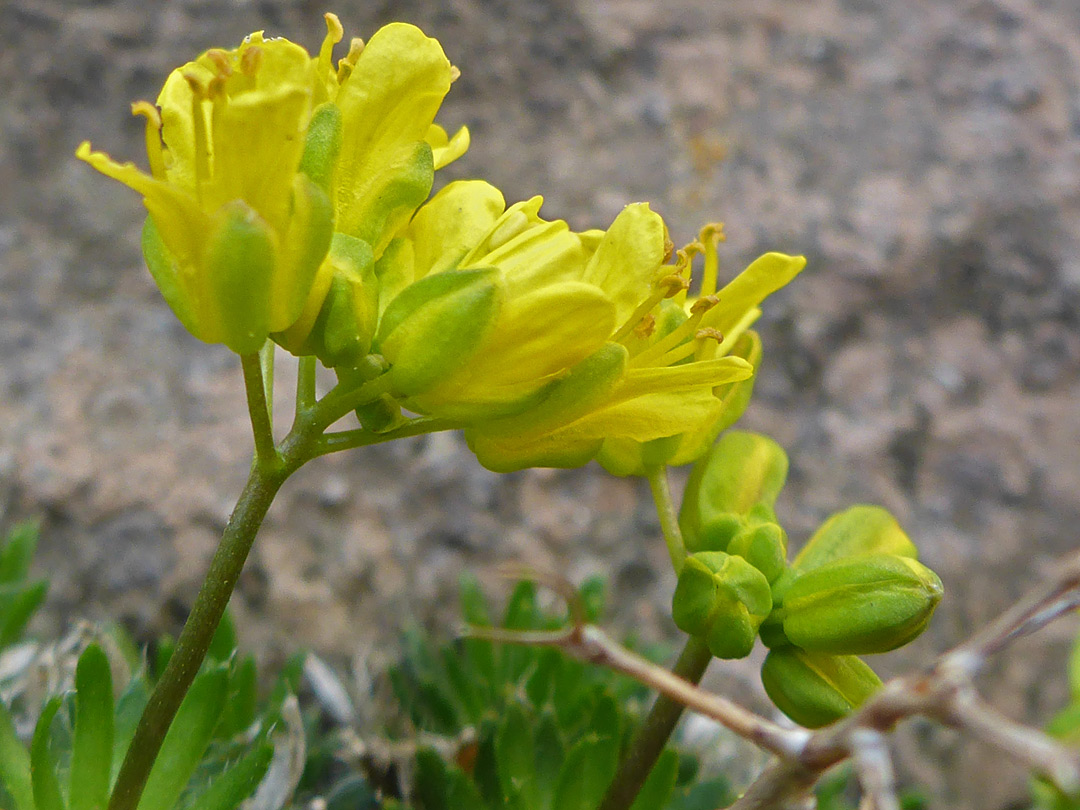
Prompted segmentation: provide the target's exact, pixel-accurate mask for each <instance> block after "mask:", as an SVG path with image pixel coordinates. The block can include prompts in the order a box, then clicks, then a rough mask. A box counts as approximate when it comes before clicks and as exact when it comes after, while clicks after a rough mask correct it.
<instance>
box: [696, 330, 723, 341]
mask: <svg viewBox="0 0 1080 810" xmlns="http://www.w3.org/2000/svg"><path fill="white" fill-rule="evenodd" d="M694 340H715V341H716V342H717V343H723V342H724V335H723V333H722V332H721V331H720V330H719V329H714V328H713V327H711V326H703V327H701V328H700V329H698V330H697V331H696V332H695V333H694Z"/></svg>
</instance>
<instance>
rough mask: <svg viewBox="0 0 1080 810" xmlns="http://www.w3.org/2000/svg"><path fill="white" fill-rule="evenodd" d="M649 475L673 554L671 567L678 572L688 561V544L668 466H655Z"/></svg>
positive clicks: (654, 497) (661, 526) (669, 548)
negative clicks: (684, 542) (676, 504)
mask: <svg viewBox="0 0 1080 810" xmlns="http://www.w3.org/2000/svg"><path fill="white" fill-rule="evenodd" d="M647 476H648V479H649V487H650V488H651V489H652V494H653V500H654V501H656V514H657V515H659V516H660V530H661V531H662V532H663V533H664V542H665V543H667V549H668V554H670V555H671V567H672V568H674V569H675V573H676V574H678V573H679V572H680V571H682V567H683V563H685V562H686V546H685V545H684V544H683V537H682V530H680V529H679V515H678V513H677V512H676V511H675V502H674V500H672V497H671V486H670V485H669V484H668V477H667V467H662V466H661V467H653V468H652V469H651V470H649V471H648V473H647Z"/></svg>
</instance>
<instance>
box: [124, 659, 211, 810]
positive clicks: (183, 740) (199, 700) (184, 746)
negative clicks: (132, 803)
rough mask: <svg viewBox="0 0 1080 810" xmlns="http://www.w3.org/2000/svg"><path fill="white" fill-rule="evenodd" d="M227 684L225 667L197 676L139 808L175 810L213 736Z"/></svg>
mask: <svg viewBox="0 0 1080 810" xmlns="http://www.w3.org/2000/svg"><path fill="white" fill-rule="evenodd" d="M228 687H229V682H228V675H227V673H226V669H225V668H224V667H220V666H219V667H215V668H213V669H209V670H206V671H205V672H202V673H200V674H199V676H198V677H196V678H195V682H194V683H193V684H192V685H191V689H190V690H189V691H188V693H187V697H185V698H184V702H183V703H181V704H180V709H179V710H178V711H177V713H176V718H175V719H174V720H173V722H172V725H171V726H170V727H169V731H168V733H167V734H166V735H165V741H164V742H163V743H162V745H161V751H160V753H158V757H157V760H156V761H155V762H154V767H153V768H152V769H151V771H150V777H149V779H147V781H146V789H145V790H144V791H143V795H142V799H141V801H140V802H139V808H138V810H172V808H173V805H175V804H176V800H177V799H179V798H180V794H181V792H182V791H183V789H184V788H185V787H186V786H187V783H188V781H189V780H190V779H191V775H192V774H193V773H194V772H195V768H196V767H197V766H198V764H199V761H200V760H201V759H202V756H203V753H204V752H205V751H206V747H207V745H209V743H210V739H211V738H212V737H213V734H214V727H215V726H217V723H218V720H219V718H220V715H221V710H222V707H223V706H224V705H225V696H226V694H227V691H228Z"/></svg>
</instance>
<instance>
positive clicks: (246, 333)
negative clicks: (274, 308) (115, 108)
mask: <svg viewBox="0 0 1080 810" xmlns="http://www.w3.org/2000/svg"><path fill="white" fill-rule="evenodd" d="M274 263H275V249H274V237H273V234H272V233H271V231H270V228H269V227H268V226H267V225H266V223H265V222H263V221H262V219H261V218H260V217H259V215H258V214H257V213H255V211H254V210H253V209H252V208H251V207H250V206H249V205H247V203H245V202H243V201H242V200H235V201H233V202H231V203H228V204H227V205H226V206H225V207H224V215H223V218H222V220H221V222H220V223H219V224H218V227H217V228H215V229H214V231H213V233H212V234H211V235H210V243H209V245H208V246H207V251H206V264H207V267H206V274H207V278H206V284H207V288H208V292H209V294H210V299H211V300H210V301H208V302H207V305H208V306H210V307H212V308H213V311H212V312H210V313H207V314H208V320H209V321H210V323H211V324H212V325H211V326H210V329H211V330H212V334H213V340H214V341H215V342H218V341H220V342H222V343H224V344H225V345H226V346H228V347H229V348H230V349H232V350H233V351H234V352H236V353H237V354H253V353H255V352H257V351H258V350H259V349H261V348H262V345H263V343H265V342H266V336H267V335H268V334H269V333H270V307H271V303H270V300H269V299H270V289H271V284H272V280H273V274H274Z"/></svg>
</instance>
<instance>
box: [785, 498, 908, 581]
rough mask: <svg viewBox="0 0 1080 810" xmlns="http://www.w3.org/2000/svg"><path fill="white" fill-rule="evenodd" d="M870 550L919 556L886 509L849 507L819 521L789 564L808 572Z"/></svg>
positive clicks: (862, 506) (864, 506) (865, 506)
mask: <svg viewBox="0 0 1080 810" xmlns="http://www.w3.org/2000/svg"><path fill="white" fill-rule="evenodd" d="M871 552H872V553H875V554H895V555H899V556H901V557H911V558H912V559H915V558H917V557H918V556H919V553H918V550H917V549H916V548H915V544H914V543H912V542H911V540H910V539H908V536H907V535H906V534H904V530H903V529H901V528H900V524H898V523H897V522H896V518H894V517H893V516H892V515H891V514H889V512H887V511H886V510H885V509H882V508H881V507H880V506H867V505H860V506H853V507H851V508H850V509H845V510H844V511H843V512H838V513H836V514H835V515H833V516H832V517H831V518H829V519H828V520H826V521H825V522H824V523H823V524H821V528H819V529H818V530H817V531H816V532H814V536H813V537H811V538H810V540H809V542H807V544H806V546H805V547H804V548H803V550H802V551H800V552H799V556H798V557H796V558H795V561H794V562H793V563H792V564H791V567H792V568H793V569H794V570H796V571H809V570H810V569H812V568H820V567H821V566H822V565H825V564H826V563H831V562H834V561H836V560H840V559H843V558H845V557H850V556H851V555H853V554H869V553H871Z"/></svg>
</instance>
